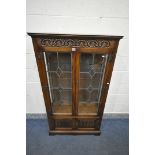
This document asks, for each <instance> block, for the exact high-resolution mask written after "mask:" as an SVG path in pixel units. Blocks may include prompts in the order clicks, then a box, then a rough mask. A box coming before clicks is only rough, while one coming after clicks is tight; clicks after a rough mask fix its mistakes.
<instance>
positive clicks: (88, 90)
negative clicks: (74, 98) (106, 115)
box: [78, 51, 108, 115]
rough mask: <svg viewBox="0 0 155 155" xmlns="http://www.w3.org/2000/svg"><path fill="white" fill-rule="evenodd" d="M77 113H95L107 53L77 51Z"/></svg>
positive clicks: (96, 111) (97, 106)
mask: <svg viewBox="0 0 155 155" xmlns="http://www.w3.org/2000/svg"><path fill="white" fill-rule="evenodd" d="M79 53H80V54H79V66H80V67H79V77H78V78H79V84H78V87H79V94H78V114H79V115H83V114H86V115H88V114H94V115H97V113H98V108H99V101H100V97H101V95H102V94H101V90H102V87H103V78H104V72H105V68H106V63H107V58H108V55H107V54H105V53H102V52H101V53H98V52H97V51H96V52H92V51H89V52H86V53H85V52H83V51H79Z"/></svg>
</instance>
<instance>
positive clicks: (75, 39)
mask: <svg viewBox="0 0 155 155" xmlns="http://www.w3.org/2000/svg"><path fill="white" fill-rule="evenodd" d="M28 34H29V35H30V36H31V37H32V41H33V46H34V52H35V57H36V62H37V66H38V72H39V76H40V82H41V86H42V92H43V96H44V101H45V107H46V112H47V117H48V123H49V135H56V134H60V135H63V134H71V135H79V134H80V135H81V134H82V135H87V134H94V135H100V133H101V132H100V126H101V120H102V116H103V111H104V108H105V103H106V98H107V94H108V89H109V85H110V80H111V75H112V71H113V66H114V62H115V57H116V53H117V48H118V44H119V40H120V39H121V38H122V37H123V36H107V35H71V34H41V33H28ZM45 53H46V54H45ZM45 58H46V59H49V60H48V62H47V61H45ZM70 58H71V63H69V62H68V61H70V60H69V59H70ZM85 58H86V59H85ZM83 59H84V60H83ZM56 66H57V67H56ZM69 69H71V71H70V70H69ZM85 70H86V71H85ZM70 76H71V77H70ZM81 76H82V77H81ZM80 80H83V82H81V83H80ZM70 83H71V85H70ZM87 83H88V86H87ZM92 86H93V87H92ZM80 91H82V92H83V93H82V94H81V93H80ZM70 94H71V96H70ZM81 95H82V96H81ZM85 99H86V102H85ZM70 100H71V103H70ZM96 102H97V103H96ZM96 108H97V111H96ZM70 111H72V112H70Z"/></svg>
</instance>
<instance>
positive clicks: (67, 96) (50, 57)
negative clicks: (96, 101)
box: [44, 51, 73, 115]
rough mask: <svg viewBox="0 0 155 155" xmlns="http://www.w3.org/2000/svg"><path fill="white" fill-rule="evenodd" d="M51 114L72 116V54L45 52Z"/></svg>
mask: <svg viewBox="0 0 155 155" xmlns="http://www.w3.org/2000/svg"><path fill="white" fill-rule="evenodd" d="M44 56H45V63H46V72H47V77H48V85H49V92H50V98H51V103H52V114H69V115H71V114H72V96H73V94H72V87H73V86H72V54H71V52H58V51H57V52H45V55H44Z"/></svg>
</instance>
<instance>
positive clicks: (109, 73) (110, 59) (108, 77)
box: [98, 40, 119, 128]
mask: <svg viewBox="0 0 155 155" xmlns="http://www.w3.org/2000/svg"><path fill="white" fill-rule="evenodd" d="M118 44H119V40H116V47H115V48H114V50H113V52H112V53H110V54H109V55H108V60H107V64H106V69H105V76H104V79H103V86H102V90H101V97H100V100H99V109H98V116H100V122H99V125H98V128H100V126H101V121H102V116H103V112H104V108H105V103H106V98H107V95H108V90H109V85H110V81H111V76H112V71H113V67H114V62H115V58H116V53H117V48H118Z"/></svg>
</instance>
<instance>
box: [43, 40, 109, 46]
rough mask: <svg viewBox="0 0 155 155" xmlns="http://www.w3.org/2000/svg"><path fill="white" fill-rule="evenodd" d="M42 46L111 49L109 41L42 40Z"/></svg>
mask: <svg viewBox="0 0 155 155" xmlns="http://www.w3.org/2000/svg"><path fill="white" fill-rule="evenodd" d="M41 45H42V46H45V47H62V46H64V47H72V46H74V47H100V48H103V47H105V48H107V47H110V41H108V40H101V39H100V40H99V39H95V40H88V39H87V40H80V39H57V38H41Z"/></svg>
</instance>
